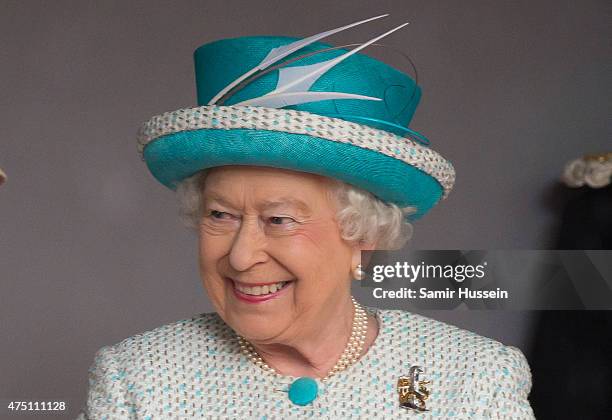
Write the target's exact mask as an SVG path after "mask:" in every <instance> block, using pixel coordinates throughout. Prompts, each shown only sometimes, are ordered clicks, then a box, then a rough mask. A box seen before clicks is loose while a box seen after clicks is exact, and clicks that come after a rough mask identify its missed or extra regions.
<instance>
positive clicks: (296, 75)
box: [263, 22, 408, 97]
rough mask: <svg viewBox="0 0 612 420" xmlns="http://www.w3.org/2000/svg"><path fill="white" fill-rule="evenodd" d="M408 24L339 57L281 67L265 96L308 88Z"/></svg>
mask: <svg viewBox="0 0 612 420" xmlns="http://www.w3.org/2000/svg"><path fill="white" fill-rule="evenodd" d="M406 25H408V22H406V23H404V24H402V25H400V26H398V27H396V28H393V29H391V30H390V31H387V32H385V33H384V34H382V35H379V36H377V37H376V38H373V39H371V40H369V41H368V42H366V43H364V44H361V45H360V46H358V47H356V48H354V49H352V50H351V51H348V52H347V53H345V54H342V55H341V56H339V57H336V58H332V59H331V60H327V61H324V62H322V63H317V64H310V65H307V66H294V67H285V68H281V69H279V78H278V82H277V84H276V89H274V90H273V91H271V92H269V93H267V94H266V95H263V96H264V97H265V96H267V95H275V94H277V93H283V92H292V91H293V90H294V89H299V90H307V89H308V88H309V87H310V86H312V84H313V83H314V82H315V81H316V80H317V79H318V78H319V77H321V76H322V75H323V74H324V73H325V72H326V71H328V70H329V69H331V68H332V67H334V66H335V65H336V64H338V63H340V62H341V61H343V60H345V59H346V58H348V57H350V56H351V55H353V54H356V53H357V52H359V51H361V50H362V49H364V48H365V47H367V46H368V45H370V44H373V43H375V42H376V41H378V40H380V39H382V38H384V37H386V36H387V35H389V34H392V33H393V32H395V31H397V30H399V29H401V28H403V27H404V26H406Z"/></svg>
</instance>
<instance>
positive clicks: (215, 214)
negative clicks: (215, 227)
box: [210, 210, 232, 220]
mask: <svg viewBox="0 0 612 420" xmlns="http://www.w3.org/2000/svg"><path fill="white" fill-rule="evenodd" d="M210 216H211V217H212V218H213V219H218V220H227V219H231V218H232V215H231V214H229V213H226V212H224V211H219V210H211V211H210Z"/></svg>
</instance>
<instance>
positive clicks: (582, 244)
mask: <svg viewBox="0 0 612 420" xmlns="http://www.w3.org/2000/svg"><path fill="white" fill-rule="evenodd" d="M561 220H562V224H561V229H560V233H559V238H558V246H557V249H612V246H611V245H612V185H608V186H607V187H603V188H588V187H582V188H580V189H579V190H575V193H573V194H572V196H571V197H570V198H569V200H568V201H567V204H566V206H565V209H564V210H563V215H562V218H561ZM577 298H578V297H577ZM529 361H530V365H531V370H532V375H533V388H532V391H531V396H530V401H531V405H532V406H533V409H534V412H535V415H536V418H538V419H555V420H558V419H612V311H542V312H540V317H539V320H538V321H537V322H536V325H535V334H534V344H533V347H532V348H531V351H530V357H529Z"/></svg>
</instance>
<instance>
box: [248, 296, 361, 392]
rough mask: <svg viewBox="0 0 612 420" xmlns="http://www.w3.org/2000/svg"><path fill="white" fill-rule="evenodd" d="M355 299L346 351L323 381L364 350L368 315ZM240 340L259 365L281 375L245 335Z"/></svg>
mask: <svg viewBox="0 0 612 420" xmlns="http://www.w3.org/2000/svg"><path fill="white" fill-rule="evenodd" d="M351 300H352V301H353V307H354V309H355V311H354V315H353V327H352V330H351V336H350V338H349V341H348V343H347V344H346V347H345V348H344V351H343V352H342V354H341V355H340V358H339V359H338V361H337V362H336V364H335V365H334V367H333V368H332V369H331V370H330V371H329V372H328V373H327V375H325V377H324V378H322V379H321V382H326V381H327V380H328V379H329V378H330V377H331V376H333V375H335V374H336V373H338V372H341V371H343V370H345V369H346V368H348V367H349V366H351V365H352V364H353V363H355V362H356V361H357V360H358V359H359V356H360V355H361V352H362V351H363V345H364V343H365V338H366V334H367V332H368V315H367V313H366V311H365V309H363V307H362V306H361V305H360V304H359V303H357V301H356V300H355V298H354V297H351ZM238 342H239V343H240V350H241V351H242V352H243V353H244V354H245V355H246V356H247V357H248V358H249V359H250V360H251V361H252V362H253V363H255V364H256V365H257V366H259V367H260V368H262V369H263V370H265V371H267V372H270V373H274V374H276V375H281V374H280V373H279V372H277V371H276V370H275V369H274V368H273V367H271V366H270V365H268V364H267V363H266V362H265V361H264V360H263V358H262V357H261V356H260V355H259V353H257V350H255V348H254V347H253V345H252V344H251V343H249V342H248V341H247V340H246V339H245V338H244V337H242V336H240V335H239V336H238Z"/></svg>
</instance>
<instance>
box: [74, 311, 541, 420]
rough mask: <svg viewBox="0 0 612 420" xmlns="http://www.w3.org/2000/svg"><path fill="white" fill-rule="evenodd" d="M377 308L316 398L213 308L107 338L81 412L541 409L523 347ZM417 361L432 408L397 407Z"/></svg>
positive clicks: (480, 413) (424, 415)
mask: <svg viewBox="0 0 612 420" xmlns="http://www.w3.org/2000/svg"><path fill="white" fill-rule="evenodd" d="M370 310H372V311H373V312H375V313H376V315H377V317H378V320H379V322H380V331H379V335H378V337H377V338H376V341H375V342H374V344H373V345H372V347H370V349H369V350H368V352H367V354H366V355H365V356H363V357H362V358H361V359H360V360H359V361H358V362H357V363H356V364H354V365H352V366H351V367H349V368H348V369H347V370H345V371H343V372H340V373H338V374H336V375H335V376H333V377H332V378H330V379H329V380H328V381H327V382H326V383H321V382H320V381H319V382H318V383H319V396H318V397H317V398H316V399H315V400H314V401H313V402H312V403H311V404H310V405H307V406H304V407H302V406H297V405H294V404H293V403H291V402H290V401H289V399H288V397H287V393H286V390H287V386H288V384H290V383H291V382H292V381H293V380H294V379H295V378H292V377H282V376H277V375H274V374H270V373H266V372H264V371H263V370H261V369H260V368H259V367H257V366H256V365H254V364H253V363H252V362H251V361H250V360H249V359H247V358H246V357H245V356H244V355H243V354H242V353H240V351H239V347H238V344H237V340H236V337H235V334H234V333H233V331H232V330H231V329H230V328H229V327H228V326H227V325H226V324H225V323H224V322H223V321H222V320H221V319H220V318H219V316H218V315H216V314H214V313H213V314H201V315H197V316H195V317H193V318H191V319H186V320H182V321H178V322H175V323H171V324H168V325H164V326H162V327H159V328H157V329H154V330H152V331H148V332H145V333H143V334H138V335H135V336H133V337H130V338H127V339H126V340H124V341H122V342H120V343H118V344H115V345H113V346H107V347H103V348H101V349H100V350H99V351H98V352H97V353H96V357H95V361H94V363H93V365H92V367H91V368H90V371H89V394H88V397H87V403H86V406H85V407H84V408H83V410H82V411H81V413H80V414H79V416H78V419H79V420H84V419H92V420H93V419H108V420H115V419H148V420H152V419H200V418H202V419H203V418H206V419H240V420H242V419H245V420H246V419H249V420H250V419H260V420H264V419H265V420H270V419H282V420H285V419H302V418H318V419H333V420H337V419H355V418H363V419H402V418H414V419H434V418H435V419H448V418H455V419H532V418H534V416H533V412H532V410H531V407H530V405H529V402H528V400H527V396H528V394H529V391H530V388H531V374H530V371H529V366H528V364H527V361H526V359H525V357H524V356H523V354H522V353H521V352H520V351H519V350H518V349H516V348H513V347H508V346H504V345H502V344H500V343H498V342H496V341H494V340H491V339H489V338H485V337H481V336H479V335H476V334H474V333H471V332H468V331H465V330H462V329H459V328H456V327H453V326H450V325H448V324H445V323H442V322H439V321H435V320H432V319H429V318H425V317H422V316H419V315H415V314H411V313H408V312H402V311H391V310H379V309H370ZM412 365H419V366H421V367H422V368H423V369H424V371H425V375H426V376H425V379H427V380H430V381H431V384H430V385H429V389H430V391H431V394H430V396H429V398H428V399H427V400H426V404H427V408H428V409H429V411H427V412H417V411H413V410H407V409H403V408H400V407H399V394H398V391H397V380H398V378H399V376H402V375H407V374H408V370H409V368H410V367H411V366H412Z"/></svg>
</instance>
